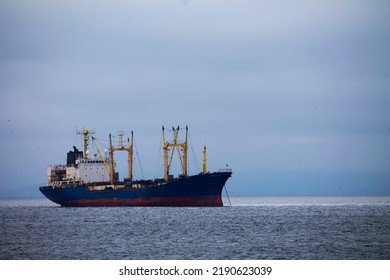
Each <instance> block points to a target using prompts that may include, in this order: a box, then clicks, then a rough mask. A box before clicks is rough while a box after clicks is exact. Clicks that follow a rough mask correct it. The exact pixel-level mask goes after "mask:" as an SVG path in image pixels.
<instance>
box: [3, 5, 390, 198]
mask: <svg viewBox="0 0 390 280" xmlns="http://www.w3.org/2000/svg"><path fill="white" fill-rule="evenodd" d="M0 36H1V37H0V38H1V39H0V106H1V107H0V117H1V118H0V133H1V135H0V137H1V138H0V147H1V156H0V178H1V183H0V196H1V193H2V192H3V191H5V190H7V189H13V188H19V187H23V186H27V185H31V184H39V183H42V184H44V183H45V182H46V168H47V166H48V165H49V164H56V163H58V164H59V163H64V162H65V161H66V153H67V152H68V151H69V150H71V149H72V146H73V145H77V146H78V147H79V149H82V141H81V137H80V136H79V135H76V134H75V130H76V127H77V128H82V127H83V126H84V127H86V128H90V129H95V130H96V135H95V136H96V137H98V138H100V139H107V138H108V133H110V132H111V133H113V134H116V133H117V131H118V130H120V129H122V130H124V131H125V132H129V131H131V130H134V132H135V137H136V143H137V148H138V153H139V157H140V158H141V163H142V165H143V169H144V173H145V174H144V175H145V177H146V178H153V177H155V176H156V163H157V159H158V156H159V154H160V153H159V146H160V139H161V138H160V137H161V126H162V125H165V126H166V127H171V126H177V125H181V126H185V125H188V126H189V128H190V135H191V140H192V144H193V146H194V151H195V152H196V157H197V163H198V169H196V166H195V164H192V167H191V170H193V171H194V172H195V171H200V170H199V168H200V166H201V153H202V146H203V144H205V143H206V144H207V146H208V167H209V169H210V170H211V171H213V170H218V169H219V168H223V167H225V165H226V164H229V167H231V168H232V169H233V172H234V173H233V177H232V178H231V180H229V182H228V184H227V186H228V190H229V191H230V193H232V194H234V195H240V194H242V195H248V194H257V195H302V194H304V195H315V194H352V195H353V194H390V2H389V1H380V0H378V1H359V0H355V1H342V0H335V1H332V0H326V1H305V0H302V1H287V0H286V1H261V0H257V1H250V0H240V1H226V0H225V1H212V0H211V1H210V0H208V1H200V0H199V1H195V0H187V1H186V0H182V1H180V0H166V1H145V0H144V1H130V0H127V1H116V0H114V1H92V0H91V1H80V0H77V1H55V0H54V1H53V0H36V1H28V0H0ZM103 143H104V142H103ZM160 155H162V154H160ZM118 161H120V156H119V157H118ZM159 162H160V163H162V158H161V159H160V161H159ZM193 162H194V161H193V160H190V164H191V163H193ZM122 170H123V172H124V170H125V167H124V168H122V169H121V168H119V171H120V172H121V173H123V172H122ZM157 170H158V168H157ZM122 175H125V174H122ZM160 176H162V172H161V174H160Z"/></svg>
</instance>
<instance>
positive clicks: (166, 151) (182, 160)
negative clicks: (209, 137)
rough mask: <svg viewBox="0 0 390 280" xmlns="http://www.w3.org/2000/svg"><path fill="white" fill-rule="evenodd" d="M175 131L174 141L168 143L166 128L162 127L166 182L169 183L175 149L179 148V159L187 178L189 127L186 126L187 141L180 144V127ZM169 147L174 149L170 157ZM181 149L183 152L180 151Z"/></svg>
mask: <svg viewBox="0 0 390 280" xmlns="http://www.w3.org/2000/svg"><path fill="white" fill-rule="evenodd" d="M172 130H173V141H172V142H168V141H166V140H165V129H164V126H163V127H162V137H163V150H164V179H165V181H166V182H168V181H169V169H170V167H171V163H172V158H173V154H174V152H175V148H176V147H177V153H178V154H179V159H180V163H181V167H182V171H183V175H184V176H187V175H188V172H187V150H188V126H186V136H185V140H184V141H183V142H178V135H179V130H180V127H179V126H178V127H177V129H175V128H172ZM169 147H172V151H171V154H170V157H169V161H168V156H169ZM180 149H181V150H180ZM181 151H182V152H183V155H181Z"/></svg>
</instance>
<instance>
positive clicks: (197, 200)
mask: <svg viewBox="0 0 390 280" xmlns="http://www.w3.org/2000/svg"><path fill="white" fill-rule="evenodd" d="M61 206H70V207H96V206H102V207H104V206H107V207H113V206H202V207H211V206H214V207H215V206H217V207H218V206H223V203H222V198H221V196H220V195H216V196H195V197H194V196H191V197H153V198H127V199H126V198H113V199H90V200H89V199H80V200H70V201H66V202H64V203H63V204H62V205H61Z"/></svg>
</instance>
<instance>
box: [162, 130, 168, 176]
mask: <svg viewBox="0 0 390 280" xmlns="http://www.w3.org/2000/svg"><path fill="white" fill-rule="evenodd" d="M162 138H163V150H164V179H165V182H168V180H169V165H168V147H169V143H168V142H166V141H165V129H164V126H163V127H162Z"/></svg>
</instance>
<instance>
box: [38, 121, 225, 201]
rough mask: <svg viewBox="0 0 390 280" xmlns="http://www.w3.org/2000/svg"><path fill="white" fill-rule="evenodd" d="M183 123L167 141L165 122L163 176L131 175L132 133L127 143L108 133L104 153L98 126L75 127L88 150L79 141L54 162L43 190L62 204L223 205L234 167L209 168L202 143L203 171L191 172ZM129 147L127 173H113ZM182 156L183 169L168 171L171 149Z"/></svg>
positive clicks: (186, 136)
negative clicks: (138, 177)
mask: <svg viewBox="0 0 390 280" xmlns="http://www.w3.org/2000/svg"><path fill="white" fill-rule="evenodd" d="M180 130H181V129H180V127H177V128H172V131H171V132H172V139H173V140H171V141H167V140H166V138H165V129H164V127H162V149H163V155H164V176H163V178H157V179H152V180H145V179H142V180H133V143H134V136H133V132H131V138H128V139H127V143H128V144H127V145H124V141H123V132H119V134H118V143H117V145H115V146H114V145H113V141H112V136H111V134H110V135H109V148H108V149H106V151H105V153H104V154H103V153H101V151H100V149H99V146H98V145H97V143H96V138H94V137H93V136H92V134H94V133H95V131H94V130H88V129H84V128H83V129H82V130H79V131H76V132H77V133H78V134H80V135H82V136H83V143H84V150H83V151H79V150H78V149H77V148H76V147H75V146H74V147H73V151H69V152H68V153H67V163H66V165H65V164H60V165H51V166H49V167H48V169H47V185H46V186H43V187H40V188H39V190H40V191H41V192H42V194H43V195H45V196H46V197H47V198H48V199H49V200H51V201H53V202H54V203H56V204H59V205H61V206H62V207H99V206H105V207H113V206H114V207H115V206H191V207H192V206H201V207H203V206H204V207H208V206H214V207H218V206H223V201H222V190H223V188H224V186H225V183H226V181H227V180H228V179H229V177H231V175H232V170H231V169H228V168H224V169H220V170H219V171H217V172H208V171H207V168H206V167H207V163H206V146H204V147H203V165H202V172H200V173H199V174H196V175H188V172H187V150H188V127H186V128H185V139H184V140H182V141H180V140H179V137H178V136H179V131H180ZM91 140H92V142H93V143H94V145H95V147H96V151H97V154H95V155H94V156H92V157H90V156H89V150H88V147H89V144H90V141H91ZM117 151H125V152H127V154H128V159H127V162H128V178H125V179H123V180H122V181H121V180H119V174H118V173H117V172H115V167H116V163H115V160H114V153H115V152H117ZM174 153H177V154H178V155H179V159H180V165H181V171H182V174H180V175H178V176H177V177H174V176H173V175H171V174H170V168H171V164H172V158H173V154H174Z"/></svg>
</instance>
